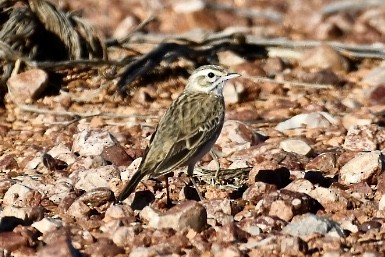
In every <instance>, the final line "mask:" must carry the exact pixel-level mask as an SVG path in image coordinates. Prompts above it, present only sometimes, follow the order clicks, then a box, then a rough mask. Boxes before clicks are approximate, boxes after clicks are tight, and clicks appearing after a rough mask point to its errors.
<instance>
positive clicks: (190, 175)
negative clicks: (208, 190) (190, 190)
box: [187, 165, 203, 201]
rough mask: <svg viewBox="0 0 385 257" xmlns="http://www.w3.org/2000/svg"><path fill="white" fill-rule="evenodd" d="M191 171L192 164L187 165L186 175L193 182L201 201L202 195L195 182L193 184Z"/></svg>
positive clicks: (192, 168)
mask: <svg viewBox="0 0 385 257" xmlns="http://www.w3.org/2000/svg"><path fill="white" fill-rule="evenodd" d="M193 172H194V165H189V166H188V168H187V175H188V177H189V178H190V181H191V183H192V184H193V186H194V188H195V190H196V191H197V193H198V196H199V199H200V200H201V201H203V196H202V194H201V192H200V191H199V188H198V186H197V184H195V181H194V178H193Z"/></svg>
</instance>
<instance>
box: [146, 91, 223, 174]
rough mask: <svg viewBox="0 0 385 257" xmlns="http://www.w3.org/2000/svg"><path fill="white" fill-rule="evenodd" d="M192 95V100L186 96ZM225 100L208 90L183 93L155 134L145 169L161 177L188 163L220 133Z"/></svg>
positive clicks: (147, 155)
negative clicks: (205, 92) (206, 92)
mask: <svg viewBox="0 0 385 257" xmlns="http://www.w3.org/2000/svg"><path fill="white" fill-rule="evenodd" d="M185 97H188V99H185ZM223 118H224V105H223V99H222V98H220V97H218V96H212V95H208V94H204V93H189V94H188V95H187V94H182V95H181V96H180V97H179V98H178V99H177V100H176V101H175V102H174V104H173V105H171V106H170V108H169V109H168V110H167V112H166V114H165V115H164V116H163V118H162V119H161V121H160V123H159V125H158V128H157V130H156V132H155V135H154V136H153V140H152V141H151V143H150V145H149V148H148V150H147V154H146V155H145V157H144V161H143V162H142V164H143V165H141V166H142V168H143V169H146V170H149V172H148V173H149V174H151V177H158V176H161V175H164V174H166V173H168V172H169V171H170V170H172V169H174V168H177V167H179V166H183V165H186V164H187V163H188V161H189V160H190V159H191V158H193V157H194V156H195V155H196V154H197V153H199V152H200V151H202V150H203V148H204V146H205V145H206V143H208V142H209V141H210V140H212V139H213V138H214V139H215V137H216V135H217V134H219V132H220V129H221V126H218V124H220V123H222V122H223Z"/></svg>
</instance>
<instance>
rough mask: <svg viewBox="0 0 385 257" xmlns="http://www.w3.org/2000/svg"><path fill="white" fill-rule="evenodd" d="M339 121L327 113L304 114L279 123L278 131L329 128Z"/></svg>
mask: <svg viewBox="0 0 385 257" xmlns="http://www.w3.org/2000/svg"><path fill="white" fill-rule="evenodd" d="M336 123H337V119H335V118H334V117H333V116H331V115H330V114H329V113H326V112H312V113H302V114H298V115H296V116H294V117H291V118H290V119H288V120H285V121H283V122H280V123H278V125H277V126H276V127H275V129H276V130H278V131H281V132H284V131H285V130H288V129H297V128H327V127H330V126H331V125H332V124H336Z"/></svg>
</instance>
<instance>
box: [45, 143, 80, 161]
mask: <svg viewBox="0 0 385 257" xmlns="http://www.w3.org/2000/svg"><path fill="white" fill-rule="evenodd" d="M48 154H50V155H51V156H52V157H53V158H57V159H59V160H61V161H63V162H65V163H67V164H68V165H70V164H72V163H74V162H75V161H76V155H75V154H73V153H72V152H71V149H69V148H68V147H67V146H66V145H65V144H62V143H60V144H58V145H55V146H54V147H52V149H51V150H49V151H48Z"/></svg>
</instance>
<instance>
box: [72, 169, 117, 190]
mask: <svg viewBox="0 0 385 257" xmlns="http://www.w3.org/2000/svg"><path fill="white" fill-rule="evenodd" d="M118 177H119V171H118V170H117V169H116V168H115V167H114V166H113V165H108V166H102V167H100V168H96V169H89V170H83V171H80V172H79V174H78V179H79V180H78V181H77V182H76V184H75V188H77V189H83V190H85V191H89V190H91V189H94V188H97V187H108V188H109V181H110V180H111V179H113V178H118Z"/></svg>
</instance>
